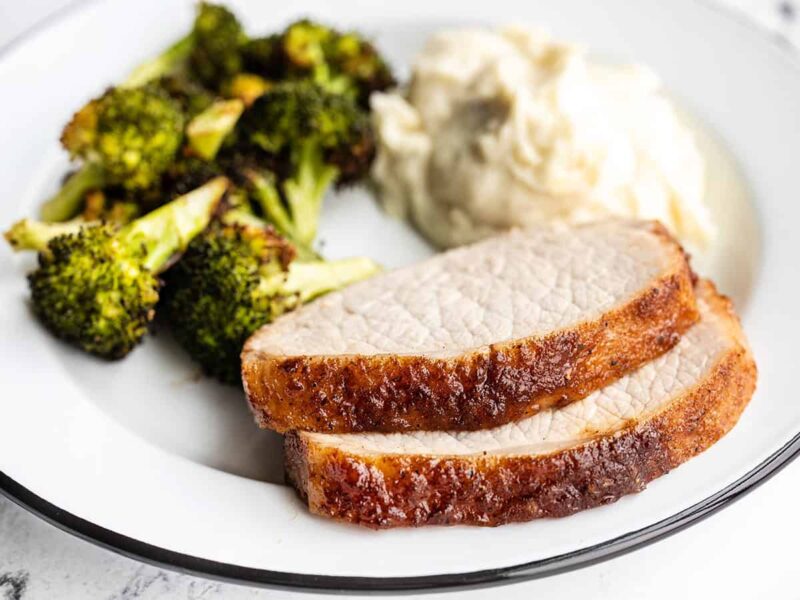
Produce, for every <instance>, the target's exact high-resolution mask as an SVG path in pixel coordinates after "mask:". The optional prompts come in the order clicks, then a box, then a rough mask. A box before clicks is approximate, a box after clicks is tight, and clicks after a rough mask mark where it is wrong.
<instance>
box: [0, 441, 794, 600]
mask: <svg viewBox="0 0 800 600" xmlns="http://www.w3.org/2000/svg"><path fill="white" fill-rule="evenodd" d="M798 454H800V434H798V435H796V436H795V437H794V438H792V440H791V441H790V442H788V443H787V444H786V445H784V446H783V447H782V448H781V449H780V450H778V451H777V452H775V453H774V454H772V455H771V456H770V457H769V458H767V459H766V460H765V461H764V462H762V463H761V464H760V465H758V466H757V467H756V468H754V469H753V470H752V471H750V472H749V473H747V474H746V475H744V476H743V477H741V478H740V479H738V480H737V481H735V482H733V483H732V484H731V485H729V486H728V487H726V488H725V489H723V490H721V491H719V492H717V493H716V494H714V495H712V496H709V497H708V498H706V499H705V500H702V501H700V502H698V503H697V504H695V505H693V506H690V507H689V508H687V509H686V510H683V511H681V512H679V513H677V514H675V515H672V516H671V517H668V518H666V519H664V520H662V521H659V522H658V523H654V524H653V525H649V526H647V527H644V528H642V529H639V530H637V531H631V532H629V533H626V534H624V535H621V536H619V537H617V538H614V539H612V540H608V541H606V542H602V543H600V544H596V545H594V546H589V547H587V548H583V549H581V550H576V551H574V552H569V553H567V554H561V555H559V556H553V557H550V558H547V559H544V560H537V561H533V562H529V563H524V564H521V565H515V566H512V567H502V568H498V569H487V570H484V571H471V572H468V573H452V574H446V575H425V576H420V577H339V576H332V575H310V574H304V573H286V572H282V571H269V570H266V569H253V568H249V567H240V566H237V565H231V564H228V563H221V562H216V561H213V560H206V559H204V558H198V557H196V556H190V555H188V554H181V553H180V552H173V551H172V550H166V549H164V548H159V547H158V546H153V545H151V544H147V543H145V542H141V541H139V540H136V539H134V538H131V537H128V536H125V535H122V534H119V533H116V532H114V531H111V530H110V529H106V528H105V527H100V526H99V525H95V524H94V523H92V522H91V521H87V520H86V519H82V518H81V517H78V516H76V515H73V514H72V513H69V512H67V511H65V510H62V509H60V508H58V507H57V506H55V505H54V504H51V503H50V502H48V501H47V500H45V499H44V498H42V497H40V496H37V495H36V494H34V493H33V492H32V491H30V490H29V489H27V488H25V487H24V486H22V485H20V484H19V483H17V482H16V481H14V480H13V479H11V478H10V477H8V476H6V475H5V474H4V473H2V472H0V492H2V493H3V494H5V495H6V496H8V498H10V499H11V500H13V501H14V502H16V503H17V504H19V505H20V506H23V507H24V508H27V509H28V510H30V511H31V512H33V513H34V514H37V515H39V516H40V517H42V518H43V519H45V520H46V521H48V522H50V523H52V524H53V525H56V526H57V527H59V528H61V529H63V530H65V531H68V532H70V533H72V534H74V535H76V536H78V537H80V538H82V539H85V540H88V541H90V542H93V543H95V544H98V545H100V546H103V547H104V548H108V549H109V550H113V551H114V552H118V553H120V554H123V555H125V556H128V557H130V558H135V559H137V560H141V561H144V562H147V563H150V564H154V565H158V566H165V567H169V568H172V569H177V570H179V571H184V572H188V573H192V574H195V575H200V576H203V577H211V578H214V579H220V580H223V581H228V582H232V583H239V584H255V585H261V586H268V587H269V586H272V587H285V588H304V589H308V590H316V591H324V592H373V593H374V592H419V591H434V590H438V591H441V590H443V589H447V588H475V587H486V586H492V585H502V584H509V583H518V582H521V581H526V580H530V579H538V578H540V577H547V576H549V575H556V574H558V573H564V572H566V571H572V570H574V569H578V568H582V567H587V566H589V565H593V564H596V563H598V562H602V561H605V560H608V559H611V558H614V557H617V556H620V555H622V554H626V553H628V552H631V551H633V550H636V549H638V548H642V547H644V546H647V545H649V544H652V543H653V542H656V541H658V540H662V539H664V538H666V537H668V536H670V535H672V534H674V533H677V532H679V531H681V530H683V529H686V528H687V527H689V526H691V525H694V524H695V523H699V522H700V521H702V520H703V519H705V518H706V517H709V516H711V515H713V514H714V513H715V512H717V511H719V510H722V509H723V508H725V507H726V506H729V505H730V504H732V503H733V502H735V501H736V500H738V499H739V498H741V497H742V496H744V495H745V494H747V493H748V492H750V491H752V490H754V489H755V488H757V487H758V486H759V485H761V484H762V483H764V482H765V481H767V480H768V479H769V478H770V477H772V476H773V475H775V474H776V473H778V472H779V471H780V470H781V469H783V468H784V467H785V466H786V465H788V464H789V463H790V462H791V461H792V459H794V458H796V457H797V455H798Z"/></svg>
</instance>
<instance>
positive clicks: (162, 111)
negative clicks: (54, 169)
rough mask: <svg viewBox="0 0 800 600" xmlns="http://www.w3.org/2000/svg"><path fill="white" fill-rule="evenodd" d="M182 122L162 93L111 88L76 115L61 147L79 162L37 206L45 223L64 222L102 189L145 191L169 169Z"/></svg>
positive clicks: (177, 110)
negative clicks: (49, 195)
mask: <svg viewBox="0 0 800 600" xmlns="http://www.w3.org/2000/svg"><path fill="white" fill-rule="evenodd" d="M183 126H184V118H183V113H182V112H181V109H180V107H179V106H178V104H177V103H176V102H175V100H173V99H172V98H170V97H169V96H168V95H167V94H166V93H165V92H164V91H163V90H160V89H158V88H154V87H150V86H146V87H142V88H133V89H127V88H112V89H110V90H108V91H107V92H106V93H105V94H103V95H102V96H101V97H99V98H97V99H95V100H92V101H91V102H89V103H88V104H87V105H86V106H84V107H83V108H82V109H81V110H79V111H78V112H77V113H76V114H75V116H74V117H73V118H72V120H71V121H70V122H69V123H68V124H67V126H66V127H65V128H64V131H63V133H62V135H61V143H62V145H63V146H64V148H66V149H67V150H68V151H69V153H70V155H71V156H72V157H73V158H77V159H80V160H81V161H82V162H83V165H82V167H81V168H80V170H79V171H77V172H76V173H74V174H73V175H71V176H70V177H69V179H67V181H66V183H65V184H64V186H63V187H62V188H61V190H60V191H59V192H58V193H57V194H56V195H55V196H54V197H53V198H51V199H50V200H49V201H48V202H47V203H45V204H44V206H43V207H42V217H43V218H44V219H45V220H46V221H65V220H67V219H70V218H72V217H74V216H75V215H76V214H77V213H78V212H80V210H81V203H82V201H83V200H84V198H85V195H86V193H87V192H88V191H89V190H92V189H99V188H102V187H104V186H107V185H114V186H120V187H121V188H123V189H125V190H128V191H135V190H141V189H145V188H147V187H149V186H151V185H153V184H154V183H155V182H157V181H158V179H159V177H160V176H161V174H162V173H163V172H164V171H165V170H166V169H167V168H168V167H169V165H170V164H171V163H172V161H173V159H174V158H175V154H176V153H177V151H178V149H179V148H180V146H181V142H182V140H183Z"/></svg>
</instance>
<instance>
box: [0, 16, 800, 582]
mask: <svg viewBox="0 0 800 600" xmlns="http://www.w3.org/2000/svg"><path fill="white" fill-rule="evenodd" d="M233 4H234V8H235V9H236V10H237V11H238V12H239V13H240V14H241V15H242V17H243V20H244V21H245V22H246V23H247V25H248V27H249V28H250V29H251V30H252V31H254V32H258V31H265V30H268V29H270V28H276V27H278V26H280V25H282V24H284V23H286V22H287V21H288V20H289V19H290V18H292V17H295V16H298V15H312V16H314V17H317V18H320V19H326V20H332V21H334V22H336V23H339V24H342V25H351V26H356V27H358V28H361V29H363V30H365V31H368V32H370V33H372V34H374V35H375V36H376V38H377V40H378V42H379V45H380V47H381V48H382V49H384V50H385V51H386V52H387V53H388V55H389V56H390V58H391V59H392V61H393V62H394V63H395V64H396V65H397V66H398V67H399V69H398V71H399V73H400V75H401V76H402V75H404V73H405V71H407V65H408V62H409V60H410V58H411V56H413V54H414V52H415V51H416V50H418V48H419V46H420V44H421V43H422V41H423V40H424V39H425V37H426V36H427V35H428V34H429V33H431V32H432V31H434V30H436V29H438V28H441V27H443V26H447V25H458V24H464V23H478V24H481V23H483V24H491V23H503V22H529V23H532V24H543V25H546V26H548V27H549V28H551V29H552V30H553V31H554V32H555V33H556V34H557V35H559V36H563V37H565V38H568V39H574V40H580V41H581V42H583V43H585V44H586V45H587V46H589V47H590V48H592V49H594V50H596V51H597V52H598V54H599V55H601V56H603V57H606V58H609V59H611V60H619V61H625V62H630V61H642V62H644V63H647V64H649V65H651V66H652V67H654V68H655V70H656V71H657V72H658V73H660V74H661V76H662V77H663V79H664V81H665V82H666V84H667V86H668V88H669V89H670V90H672V91H673V92H674V94H675V96H676V98H678V100H679V102H680V104H681V105H682V106H683V107H684V108H685V109H687V110H688V111H689V113H691V114H692V115H694V116H695V117H696V118H698V119H699V120H700V121H701V122H703V123H705V124H707V125H708V126H709V127H710V129H711V130H713V131H714V132H715V135H716V136H717V137H718V139H719V140H721V141H722V142H723V143H724V145H725V146H726V147H727V148H728V149H729V151H730V153H731V154H732V156H734V157H735V158H736V160H737V161H738V164H739V165H740V166H741V168H742V172H743V174H744V177H745V179H746V181H747V183H748V185H749V189H750V190H751V191H752V196H753V198H754V202H755V205H756V208H757V213H758V215H759V216H758V219H756V218H755V217H752V216H748V213H747V212H742V210H744V209H741V207H740V209H736V210H734V208H733V207H726V206H724V205H723V206H721V207H718V208H717V213H718V215H727V216H728V217H730V218H731V219H732V223H733V225H732V227H734V228H736V232H735V235H734V236H733V237H732V239H733V244H732V245H731V246H730V247H729V248H728V249H727V250H726V251H725V256H726V257H727V258H726V259H725V260H723V261H722V262H720V263H719V264H718V265H717V266H716V267H714V270H715V271H717V273H716V274H717V275H719V276H720V277H722V278H723V279H725V280H727V281H730V282H731V283H730V284H729V285H730V286H731V289H732V288H733V287H735V286H736V285H739V284H737V283H736V282H740V283H741V282H742V281H744V282H745V284H742V286H743V287H741V288H738V287H737V288H736V289H732V291H734V292H735V293H736V295H737V296H738V297H739V299H744V298H745V297H748V301H747V307H746V311H745V314H744V324H745V329H746V330H747V332H748V334H749V337H750V340H751V342H752V345H753V348H754V351H755V354H756V357H757V359H758V363H759V367H760V381H759V389H758V392H757V394H756V396H755V398H754V399H753V402H752V404H751V406H750V407H749V408H748V410H747V411H746V413H745V414H744V416H743V418H742V420H741V422H740V424H739V425H738V426H737V427H736V429H735V430H734V431H733V432H732V433H731V434H730V435H729V436H727V437H726V438H725V439H723V440H722V441H721V442H720V443H719V444H717V445H716V446H714V447H713V448H712V449H711V450H709V451H708V452H706V453H704V454H703V455H702V456H700V457H698V458H697V459H695V460H693V461H691V462H690V463H688V464H687V465H685V466H683V467H681V468H680V469H678V470H676V471H674V472H673V473H671V474H669V475H668V476H666V477H664V478H662V479H660V480H658V481H656V482H654V483H653V484H652V485H651V486H650V488H649V489H648V490H647V491H646V492H644V493H642V494H639V495H636V496H631V497H628V498H625V499H623V500H621V501H620V502H618V503H616V504H614V505H612V506H607V507H603V508H599V509H595V510H592V511H588V512H585V513H582V514H578V515H576V516H573V517H570V518H568V519H562V520H550V521H540V522H534V523H528V524H520V525H509V526H505V527H501V528H497V529H481V528H467V527H454V528H441V527H439V528H427V529H418V530H397V531H385V532H377V533H376V532H373V531H367V530H364V529H359V528H357V527H353V526H346V525H339V524H336V523H331V522H327V521H324V520H322V519H319V518H316V517H313V516H311V515H309V514H308V513H307V512H306V510H305V509H304V508H303V506H302V504H301V503H300V502H299V501H298V500H297V499H296V498H295V496H294V494H293V493H292V491H291V490H290V489H288V488H286V487H283V486H282V485H279V484H277V483H269V482H278V481H280V480H281V473H280V456H279V444H278V440H277V438H276V437H275V436H274V435H272V434H270V433H268V432H262V431H259V430H257V429H256V428H255V426H254V425H253V424H252V423H251V419H250V416H249V414H248V412H247V410H246V408H245V404H244V402H243V401H242V398H241V394H240V393H237V392H235V391H234V390H232V389H228V388H223V387H221V386H217V385H215V384H214V383H211V382H209V381H207V380H200V379H198V377H197V376H196V375H197V370H196V369H195V368H194V367H193V366H192V365H191V364H190V363H189V362H188V361H187V360H186V359H185V358H184V357H183V355H182V354H181V353H180V352H179V351H178V350H177V349H176V348H175V347H174V345H173V344H172V343H170V341H169V339H168V337H167V336H164V335H161V336H159V337H158V338H155V339H153V338H151V339H148V341H147V342H146V343H145V344H144V346H143V347H141V348H138V349H137V350H136V351H135V352H134V353H133V354H132V355H131V356H130V357H129V358H128V359H126V360H125V361H123V362H120V363H115V364H111V365H109V364H103V363H101V362H99V361H95V360H93V359H91V358H88V357H86V356H84V355H82V354H80V353H78V352H76V351H74V350H71V349H69V348H67V347H65V346H64V345H63V344H60V343H58V342H56V341H54V340H53V339H52V338H51V337H50V336H49V335H47V333H46V332H44V331H43V330H42V329H41V328H40V327H39V326H38V325H37V324H36V322H35V321H34V320H33V319H32V318H31V315H30V314H29V310H28V307H27V304H26V297H27V291H26V286H25V281H24V277H23V273H24V272H25V271H26V270H27V269H28V268H30V266H31V264H32V261H31V260H30V259H29V257H28V258H21V257H16V256H12V255H11V253H10V252H8V251H6V250H2V251H0V304H2V306H3V310H2V311H1V312H0V335H1V336H2V337H0V382H2V383H1V384H0V386H2V388H1V389H2V399H1V401H0V487H1V488H2V489H3V490H4V491H5V492H6V493H8V494H9V495H11V496H12V497H14V498H16V499H17V500H18V501H20V502H21V503H23V504H25V505H27V506H29V507H30V508H32V509H33V510H35V511H37V512H39V513H40V514H42V515H43V516H45V517H46V518H48V519H50V520H52V521H54V522H56V523H57V524H59V525H61V526H63V527H65V528H67V529H70V530H72V531H74V532H76V533H78V534H79V535H82V536H84V537H88V538H91V539H93V540H95V541H98V542H100V543H102V544H105V545H108V546H111V547H113V548H115V549H117V550H119V551H121V552H125V553H129V554H133V555H135V556H138V557H140V558H143V559H145V560H151V561H156V562H161V563H165V564H169V565H172V566H176V567H179V568H184V569H191V570H195V571H198V572H201V573H204V574H207V575H213V576H219V577H226V578H231V579H235V580H241V581H251V582H258V583H265V584H283V585H300V586H308V587H322V588H343V587H344V588H353V589H354V588H367V589H389V588H406V589H408V588H432V587H436V586H448V585H466V584H479V583H485V582H493V581H500V580H502V581H508V580H510V579H513V578H523V577H533V576H540V575H542V574H547V573H552V572H555V571H558V570H564V569H568V568H574V567H576V566H580V565H583V564H587V563H588V562H593V561H596V560H598V559H601V558H605V557H608V556H611V555H614V554H616V553H619V552H621V551H625V550H628V549H630V548H633V547H637V546H639V545H641V544H643V543H646V542H648V541H651V540H652V539H654V538H657V537H660V536H663V535H666V534H667V533H670V532H672V531H675V530H677V529H680V528H681V527H684V526H686V525H687V524H689V523H692V522H694V521H696V520H697V519H699V518H702V517H703V516H705V515H707V514H709V513H710V512H713V511H714V510H717V509H718V508H719V507H720V506H723V505H725V504H726V503H727V502H729V501H731V500H732V499H735V498H736V497H737V496H738V495H739V494H741V493H742V492H743V491H746V490H747V489H750V488H751V487H752V486H753V485H755V484H757V483H758V482H760V481H762V480H763V479H764V478H765V477H767V476H769V475H770V474H771V473H773V472H774V471H775V470H777V469H778V468H780V466H781V465H783V464H785V462H786V461H788V460H789V459H790V458H792V457H793V456H794V454H795V453H796V452H797V451H798V448H800V442H798V439H797V438H795V437H794V436H795V435H796V434H797V432H798V431H800V403H798V402H796V401H795V398H794V395H795V390H794V388H795V379H794V375H795V371H796V369H797V359H796V347H795V345H794V342H795V341H796V340H797V339H800V321H799V320H798V317H797V312H796V305H797V297H798V294H800V286H798V279H797V275H798V267H797V262H798V259H800V236H798V235H797V233H796V230H797V223H798V221H800V204H798V202H797V180H796V177H797V172H798V168H797V157H798V156H800V119H798V118H797V107H798V106H800V70H799V69H798V63H797V62H796V60H795V57H794V56H790V55H788V54H786V53H784V52H783V51H782V50H780V49H778V48H777V47H775V46H773V45H772V43H771V42H770V41H769V40H768V39H767V38H766V37H765V36H762V35H761V34H760V33H759V32H757V31H755V30H753V29H751V28H749V27H748V26H747V25H745V24H743V23H742V22H740V21H739V20H737V19H736V18H735V17H732V16H731V15H729V14H724V13H721V12H718V11H717V10H716V9H713V8H710V7H709V6H707V5H705V4H702V3H697V2H693V1H691V0H672V1H671V2H663V1H661V0H639V1H637V2H630V1H628V0H606V1H605V2H594V1H593V0H567V1H565V0H537V2H531V3H527V4H522V3H520V2H518V1H510V0H508V1H507V0H495V1H494V2H484V1H462V2H436V3H434V2H426V1H424V0H404V1H403V2H395V3H369V2H366V1H364V0H346V1H345V0H343V1H340V2H336V3H325V2H321V1H320V2H313V1H310V0H309V1H305V2H296V3H293V5H292V7H291V9H290V8H287V7H286V4H285V3H275V2H269V3H263V2H255V1H251V2H234V3H233ZM191 11H192V9H191V4H190V3H189V2H183V1H174V2H165V1H164V0H145V1H139V2H136V3H132V2H121V1H115V0H100V1H95V2H91V3H88V4H81V5H78V6H77V7H75V8H73V9H70V10H69V11H68V13H66V14H63V15H61V16H59V17H58V18H57V19H53V20H52V22H51V23H50V24H49V25H48V26H47V27H46V28H41V29H40V30H38V31H36V32H33V33H31V34H29V35H28V36H26V37H25V39H24V40H21V41H19V42H18V43H16V44H15V45H14V46H13V47H11V48H9V49H7V50H6V52H5V54H4V56H3V57H2V60H0V89H2V91H3V93H2V95H0V114H2V115H4V117H3V118H2V120H0V181H2V182H3V190H4V191H3V194H2V196H3V202H2V205H0V223H2V224H8V223H10V222H11V221H12V220H14V219H16V218H18V217H20V216H22V215H24V214H28V213H33V212H34V211H35V207H36V205H37V204H38V203H39V202H40V201H41V199H42V197H43V196H44V195H45V194H47V193H48V192H49V191H51V190H52V189H54V188H55V185H56V181H57V178H58V174H60V173H61V172H62V171H63V169H64V167H65V159H64V157H63V155H62V153H61V152H60V150H59V148H58V145H57V142H56V140H57V137H58V133H59V130H60V126H61V125H62V124H63V123H64V122H65V120H66V119H67V118H68V117H69V115H70V113H71V111H73V110H74V109H75V108H76V107H77V106H79V105H80V104H81V103H82V102H83V101H84V100H85V99H86V98H87V97H89V96H91V95H93V94H96V93H98V92H99V91H101V90H102V89H103V88H104V86H105V85H107V84H109V83H110V82H112V81H114V80H116V79H119V78H120V76H121V75H122V74H124V73H125V72H126V71H127V69H128V68H130V67H131V66H132V65H134V64H135V63H136V62H137V61H139V60H140V59H142V58H143V57H146V56H148V55H150V54H153V53H154V52H156V51H157V50H159V49H160V48H161V47H162V46H163V45H164V44H165V43H167V42H169V41H170V40H172V39H173V38H175V37H176V36H177V35H179V34H180V33H181V32H182V31H184V30H185V28H186V27H187V26H188V23H189V22H190V19H191ZM404 67H406V68H404ZM724 177H727V175H725V176H724ZM731 215H732V216H731ZM758 220H760V227H761V232H762V236H763V243H762V244H761V245H760V263H759V264H758V275H757V277H756V278H755V279H753V273H754V272H755V271H752V270H751V268H752V267H753V265H754V264H755V262H756V260H755V258H757V257H758V256H759V248H758V243H757V241H756V237H755V236H754V234H753V233H752V232H753V231H754V230H755V229H756V227H755V223H756V222H757V221H758ZM322 237H323V239H324V240H325V241H326V246H325V250H326V252H327V253H328V254H329V255H330V256H340V255H346V254H362V253H363V254H368V255H370V256H373V257H375V258H377V259H379V260H382V261H383V262H385V263H386V264H388V265H390V266H394V265H399V264H404V263H408V262H413V261H415V260H417V259H419V258H421V257H423V256H426V255H427V254H429V252H430V250H429V249H428V247H427V246H426V245H425V244H424V243H423V242H422V241H421V240H420V239H419V238H418V237H417V236H416V235H415V234H413V232H411V231H410V230H409V229H408V228H407V227H405V226H404V225H402V224H400V223H397V222H394V221H391V220H389V219H388V218H387V217H384V216H383V215H382V214H381V213H380V212H379V211H378V210H377V209H376V208H375V206H374V205H373V203H372V202H371V201H370V200H369V199H368V198H367V197H366V195H365V194H363V193H356V192H354V193H351V194H349V196H348V197H346V198H342V197H340V198H333V199H331V201H330V202H329V204H328V210H327V211H326V214H325V216H324V231H323V234H322ZM726 278H727V279H726ZM753 283H754V284H755V285H752V289H749V288H750V287H751V284H753ZM748 292H749V295H748Z"/></svg>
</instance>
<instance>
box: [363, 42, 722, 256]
mask: <svg viewBox="0 0 800 600" xmlns="http://www.w3.org/2000/svg"><path fill="white" fill-rule="evenodd" d="M372 108H373V114H374V119H375V126H376V131H377V136H378V156H377V160H376V162H375V165H374V172H373V175H374V178H375V180H376V181H377V183H378V186H379V188H380V195H381V199H382V202H383V203H384V206H385V207H386V209H387V210H388V211H389V212H390V213H393V214H395V215H397V216H401V217H405V218H409V219H411V220H412V221H413V223H414V224H415V225H416V226H417V227H418V228H419V229H420V230H421V231H422V232H423V234H424V235H425V236H426V237H428V238H429V239H430V240H431V241H432V242H433V243H435V244H436V245H438V246H440V247H451V246H457V245H461V244H464V243H468V242H472V241H476V240H478V239H481V238H484V237H487V236H489V235H493V234H495V233H497V232H500V231H504V230H507V229H509V228H511V227H515V226H526V225H529V224H534V223H540V222H542V221H553V220H562V221H566V222H582V221H588V220H592V219H597V218H603V217H608V216H612V215H613V216H625V217H636V218H645V219H659V220H661V221H662V222H663V223H664V224H665V225H666V226H667V227H668V228H669V229H671V230H672V231H673V232H674V233H675V234H676V235H677V236H678V237H679V238H680V239H681V240H683V241H684V242H685V243H688V244H689V246H690V247H693V248H699V249H702V248H703V247H705V245H706V244H707V243H708V242H709V240H710V239H711V238H712V237H713V234H714V228H713V226H712V223H711V221H710V218H709V214H708V211H707V208H706V206H705V204H704V198H703V196H704V186H705V175H704V163H703V157H702V156H701V154H700V152H699V151H698V148H697V146H696V144H695V141H694V138H693V136H692V133H691V131H690V130H689V129H688V128H687V127H686V126H685V125H684V124H683V123H682V122H681V120H680V119H679V117H678V115H677V113H676V111H675V109H674V107H673V106H672V104H671V103H670V101H669V100H668V99H667V98H666V97H665V95H664V92H663V90H662V87H661V83H660V82H659V80H658V78H657V77H656V76H655V75H654V74H653V73H652V72H651V71H649V70H647V69H645V68H642V67H636V66H625V67H619V66H615V67H611V66H604V65H600V64H594V63H590V62H589V61H588V60H587V59H586V56H585V53H584V52H583V51H582V50H581V49H579V48H576V47H574V46H571V45H568V44H563V43H560V42H557V41H554V40H553V39H551V38H550V37H549V36H548V35H547V34H545V33H543V32H540V31H536V30H529V29H521V28H507V29H502V30H499V31H497V32H494V31H487V30H456V31H445V32H442V33H439V34H437V35H435V36H433V37H432V38H431V39H430V40H429V42H428V44H427V45H426V47H425V48H424V50H423V51H422V53H421V54H420V55H419V56H418V57H417V59H416V62H415V64H414V66H413V73H412V78H411V82H410V84H409V86H408V89H407V90H404V91H402V92H400V93H388V94H375V95H373V98H372Z"/></svg>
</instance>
